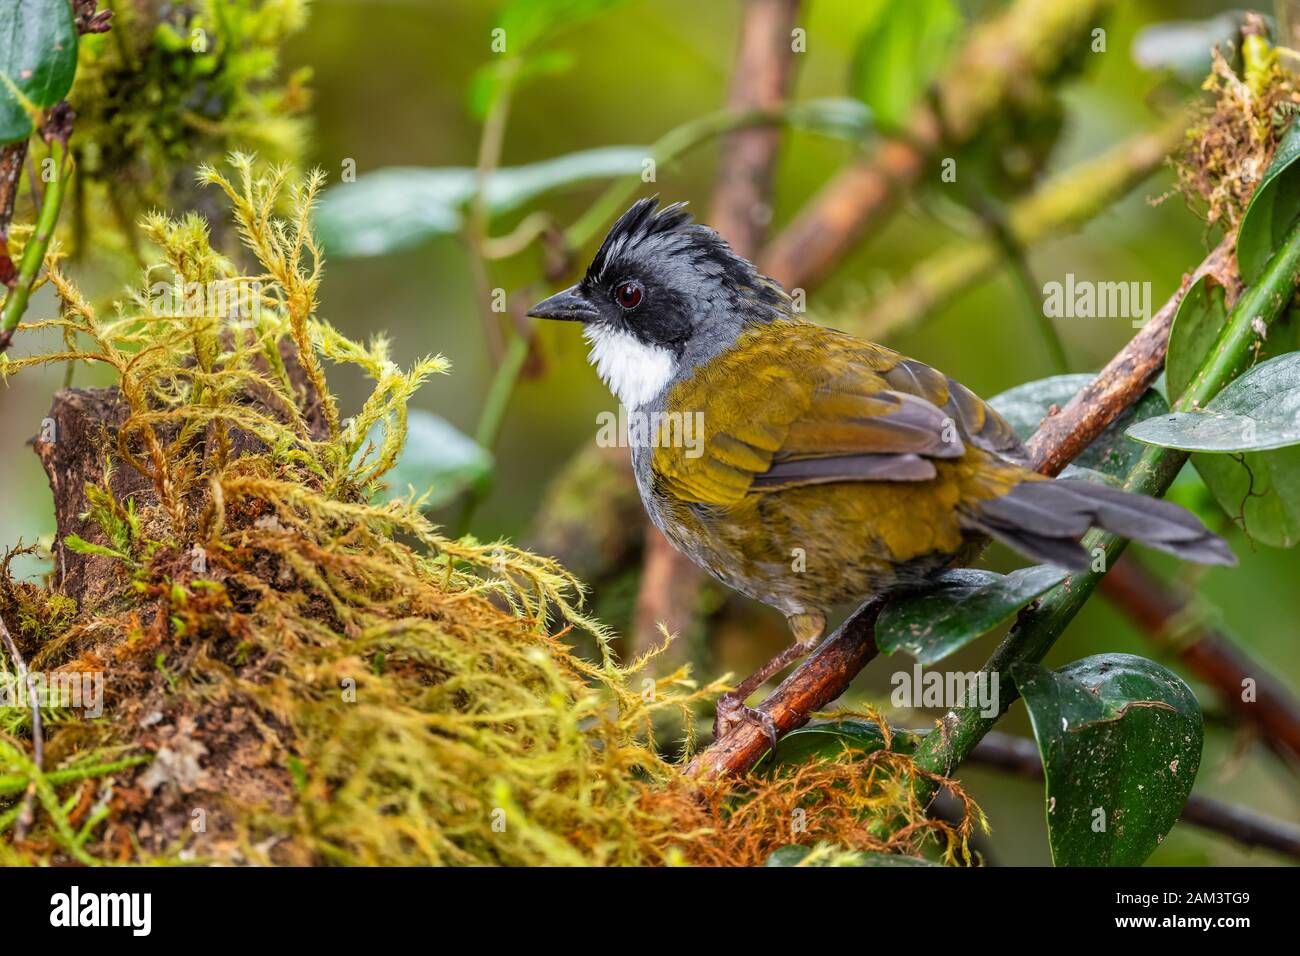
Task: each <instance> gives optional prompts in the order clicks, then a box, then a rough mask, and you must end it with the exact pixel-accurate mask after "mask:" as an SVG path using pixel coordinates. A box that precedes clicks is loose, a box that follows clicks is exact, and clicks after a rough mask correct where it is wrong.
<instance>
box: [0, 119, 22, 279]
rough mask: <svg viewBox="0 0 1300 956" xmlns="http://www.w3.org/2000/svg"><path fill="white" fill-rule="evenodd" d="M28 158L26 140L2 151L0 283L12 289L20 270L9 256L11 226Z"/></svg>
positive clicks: (0, 182)
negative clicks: (25, 160) (19, 185)
mask: <svg viewBox="0 0 1300 956" xmlns="http://www.w3.org/2000/svg"><path fill="white" fill-rule="evenodd" d="M26 157H27V140H25V139H24V140H22V141H21V142H17V143H10V144H9V145H8V146H6V147H4V149H2V150H0V283H3V284H4V285H6V286H8V287H9V288H11V289H12V288H13V287H14V284H15V283H16V282H17V281H18V270H17V269H16V268H14V261H13V259H12V258H10V256H9V225H10V223H11V222H12V221H13V218H14V202H15V201H16V200H17V199H18V182H19V180H21V179H22V176H23V160H24V159H25V158H26Z"/></svg>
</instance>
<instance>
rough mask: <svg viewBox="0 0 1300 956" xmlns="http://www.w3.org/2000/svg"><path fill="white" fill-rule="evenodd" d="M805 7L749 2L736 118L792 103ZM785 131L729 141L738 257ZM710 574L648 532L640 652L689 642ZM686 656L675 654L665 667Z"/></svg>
mask: <svg viewBox="0 0 1300 956" xmlns="http://www.w3.org/2000/svg"><path fill="white" fill-rule="evenodd" d="M798 13H799V0H747V2H746V4H745V11H744V19H743V22H742V24H741V33H740V45H739V48H738V49H737V52H736V65H735V70H734V71H733V73H732V82H731V92H730V94H729V96H728V98H727V107H728V109H730V110H731V111H733V112H735V113H744V112H747V111H750V110H755V109H776V108H778V107H779V106H780V105H781V104H782V102H784V100H785V98H786V93H787V92H788V90H789V87H790V78H791V75H792V73H793V65H794V51H793V45H792V43H791V37H790V33H791V30H792V28H793V27H794V24H795V18H796V16H797V15H798ZM780 145H781V130H780V128H778V127H774V126H754V127H750V128H746V129H737V130H732V131H731V132H730V133H728V134H727V135H726V136H725V137H723V140H722V146H721V152H720V153H719V156H718V172H717V181H716V185H715V187H714V191H713V201H712V203H711V205H710V207H709V223H710V225H712V226H713V228H714V229H716V230H717V231H718V233H719V234H720V235H722V237H723V238H725V239H726V240H727V242H728V243H730V244H731V247H732V249H734V250H735V251H736V254H737V255H741V256H745V257H746V258H753V257H754V255H755V253H756V252H757V250H758V247H759V244H760V243H761V242H762V241H763V235H764V233H765V231H766V228H767V223H768V220H769V219H770V218H771V192H772V170H773V167H774V166H775V165H776V157H777V152H778V150H779V148H780ZM703 582H704V573H703V572H702V571H701V570H700V569H699V568H698V567H697V566H696V565H695V564H694V563H693V562H692V561H691V560H690V558H688V557H686V556H685V555H684V554H682V553H681V552H680V551H678V550H677V549H676V548H674V547H673V546H672V545H671V544H669V543H668V541H667V539H666V538H664V536H663V535H662V534H661V533H660V532H659V530H658V529H657V528H654V527H653V526H651V525H649V524H648V523H647V526H646V543H645V558H644V565H643V571H642V574H641V586H640V589H639V590H638V592H637V599H636V607H635V609H634V611H633V617H632V644H633V650H634V653H635V654H638V655H639V654H642V653H644V652H645V651H647V650H649V649H650V648H652V647H654V646H656V645H657V644H659V643H660V641H661V640H662V638H661V634H662V633H663V632H662V631H660V625H662V626H663V627H664V628H665V629H666V630H667V632H668V633H669V634H677V635H681V634H683V633H684V632H685V631H686V630H687V629H688V628H689V626H690V624H691V621H692V619H693V617H694V611H695V606H696V603H697V602H696V598H697V597H698V594H699V589H700V586H701V584H703ZM679 656H680V655H678V654H675V653H670V656H669V658H666V659H664V665H665V666H672V664H673V663H674V662H675V660H676V658H677V657H679Z"/></svg>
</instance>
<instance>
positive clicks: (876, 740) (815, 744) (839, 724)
mask: <svg viewBox="0 0 1300 956" xmlns="http://www.w3.org/2000/svg"><path fill="white" fill-rule="evenodd" d="M920 739H921V738H920V737H919V736H917V735H916V734H914V733H912V732H910V731H905V730H900V731H894V734H893V741H892V746H893V749H894V750H895V751H896V752H898V753H911V752H912V751H913V750H915V749H916V745H917V744H918V743H919V742H920ZM884 746H885V738H884V737H883V736H882V735H881V733H880V727H879V726H878V725H877V724H875V723H873V722H872V721H869V720H853V719H844V720H829V721H825V722H822V723H816V724H808V725H806V726H803V727H799V728H797V729H795V730H792V731H790V732H789V733H788V734H786V735H785V736H784V737H782V738H781V739H780V740H779V741H777V745H776V750H775V751H774V752H771V753H769V754H768V755H767V756H766V757H764V758H763V761H762V763H761V764H759V767H760V768H765V769H771V768H774V767H780V766H789V765H792V764H805V763H808V762H809V761H811V760H833V759H835V758H836V757H839V756H840V755H841V754H843V753H844V752H845V751H857V752H859V753H863V754H869V753H874V752H875V751H877V750H881V749H883V748H884Z"/></svg>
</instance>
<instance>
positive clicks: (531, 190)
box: [315, 146, 652, 258]
mask: <svg viewBox="0 0 1300 956" xmlns="http://www.w3.org/2000/svg"><path fill="white" fill-rule="evenodd" d="M651 155H652V153H651V150H650V148H649V147H647V146H606V147H602V148H600V149H589V150H583V151H581V152H577V153H570V154H569V155H567V156H559V157H556V158H555V159H548V160H543V161H542V162H538V163H529V164H528V165H525V166H508V167H506V168H504V169H499V170H497V171H496V172H495V173H493V174H492V176H491V177H490V178H489V179H488V185H487V207H488V211H489V212H490V213H492V214H493V215H498V214H501V213H506V212H510V211H512V210H514V209H518V208H519V207H520V206H522V205H524V204H525V203H527V202H529V201H530V200H532V199H534V198H536V197H537V196H540V195H542V194H543V193H546V192H549V191H550V190H552V189H556V188H559V187H561V186H568V185H573V184H576V183H581V182H587V181H590V180H595V179H608V178H610V177H614V176H624V175H627V174H630V173H637V172H640V171H641V168H642V164H643V163H644V162H645V160H646V159H647V158H648V157H649V156H651ZM477 182H478V179H477V173H476V172H475V170H473V169H471V168H469V167H460V166H448V167H443V168H438V169H422V168H418V167H393V168H390V169H380V170H377V171H375V172H373V173H367V174H366V175H364V176H360V177H358V178H357V181H356V182H353V183H338V184H336V185H334V186H332V187H330V188H329V189H328V190H326V192H325V196H324V199H323V201H322V203H321V207H320V209H319V210H318V211H317V213H316V221H315V223H316V232H317V236H318V238H319V239H320V241H321V243H322V245H323V246H324V247H325V249H326V251H327V252H328V253H329V254H330V255H333V256H336V257H342V258H347V257H350V256H376V255H384V254H386V253H390V252H395V251H397V250H399V249H404V248H407V247H410V246H414V245H418V244H419V243H421V242H424V241H425V240H427V239H429V238H431V237H432V236H437V235H445V234H448V233H454V232H456V231H458V230H459V229H460V228H461V225H462V223H463V212H464V209H465V206H466V204H467V203H468V202H469V201H470V199H471V198H472V197H473V195H474V190H475V188H476V186H477Z"/></svg>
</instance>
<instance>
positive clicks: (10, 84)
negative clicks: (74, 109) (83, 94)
mask: <svg viewBox="0 0 1300 956" xmlns="http://www.w3.org/2000/svg"><path fill="white" fill-rule="evenodd" d="M76 72H77V30H76V26H75V24H74V23H73V19H72V7H71V5H70V4H69V3H68V0H5V2H4V4H3V9H0V143H12V142H15V141H17V140H21V139H26V138H27V137H28V136H30V135H31V133H32V117H31V114H30V113H29V112H28V109H27V107H28V106H30V107H34V108H36V109H48V108H49V107H51V106H53V105H54V104H55V103H57V102H59V100H61V99H63V98H64V97H65V96H67V95H68V91H69V90H70V89H72V78H73V77H74V76H75V75H76ZM15 93H16V94H17V95H15ZM24 100H25V101H26V105H25V104H24V102H23V101H24Z"/></svg>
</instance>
